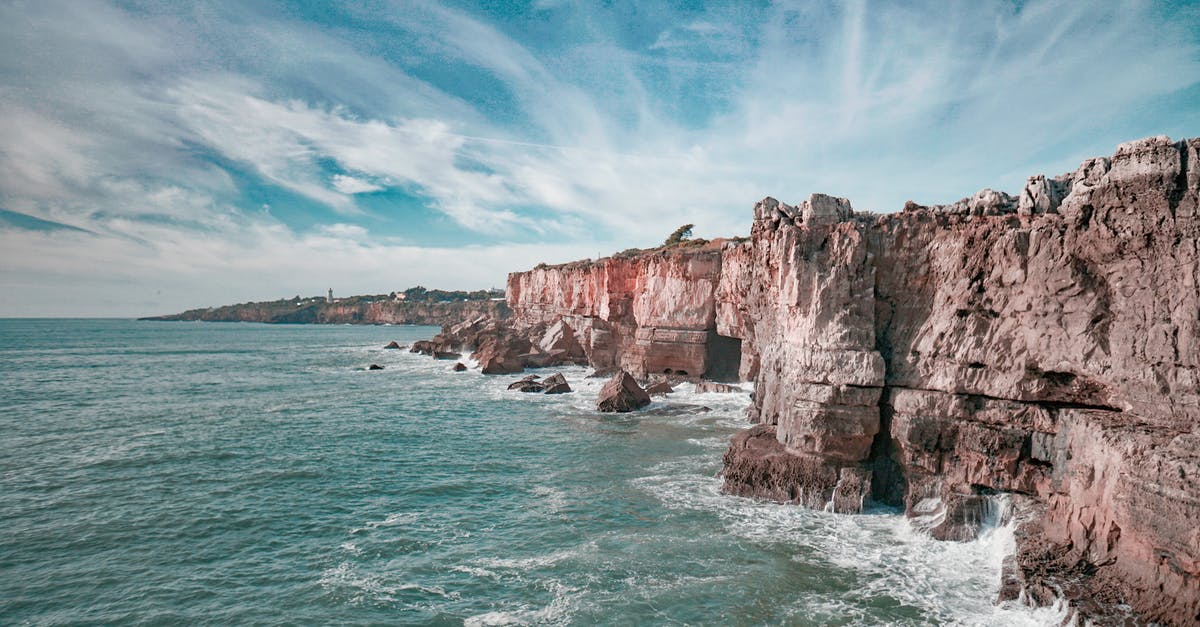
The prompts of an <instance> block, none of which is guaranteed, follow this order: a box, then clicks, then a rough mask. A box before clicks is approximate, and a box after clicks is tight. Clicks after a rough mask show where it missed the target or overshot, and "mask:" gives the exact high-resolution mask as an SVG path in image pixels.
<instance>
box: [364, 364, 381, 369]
mask: <svg viewBox="0 0 1200 627" xmlns="http://www.w3.org/2000/svg"><path fill="white" fill-rule="evenodd" d="M367 370H383V366H380V365H379V364H371V365H370V366H367Z"/></svg>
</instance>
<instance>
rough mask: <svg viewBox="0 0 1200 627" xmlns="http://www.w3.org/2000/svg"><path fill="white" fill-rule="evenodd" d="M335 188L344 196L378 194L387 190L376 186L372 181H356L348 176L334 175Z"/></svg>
mask: <svg viewBox="0 0 1200 627" xmlns="http://www.w3.org/2000/svg"><path fill="white" fill-rule="evenodd" d="M333 188H334V189H336V190H338V191H339V192H341V193H343V194H368V193H370V192H378V191H383V190H384V189H385V188H384V187H383V186H382V185H376V184H375V183H372V182H370V181H364V180H362V179H356V178H354V177H353V176H348V175H346V174H334V175H333Z"/></svg>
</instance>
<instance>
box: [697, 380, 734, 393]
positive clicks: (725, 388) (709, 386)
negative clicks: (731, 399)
mask: <svg viewBox="0 0 1200 627" xmlns="http://www.w3.org/2000/svg"><path fill="white" fill-rule="evenodd" d="M696 391H697V392H700V393H706V392H716V393H720V394H734V393H740V392H744V391H745V390H743V389H742V388H740V387H738V386H736V385H729V384H726V383H716V382H715V381H700V382H698V383H696Z"/></svg>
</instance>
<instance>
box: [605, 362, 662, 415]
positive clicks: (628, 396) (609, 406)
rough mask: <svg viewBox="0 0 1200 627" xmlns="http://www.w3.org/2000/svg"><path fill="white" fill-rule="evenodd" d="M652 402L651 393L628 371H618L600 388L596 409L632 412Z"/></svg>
mask: <svg viewBox="0 0 1200 627" xmlns="http://www.w3.org/2000/svg"><path fill="white" fill-rule="evenodd" d="M649 404H650V395H648V394H646V391H645V390H643V389H642V386H640V385H638V382H637V380H636V379H634V378H633V377H632V376H631V375H630V374H629V373H628V372H625V371H621V372H618V373H617V374H616V375H615V376H613V378H612V379H609V381H608V383H605V384H604V387H603V388H600V395H599V397H597V399H596V409H598V410H600V411H603V412H630V411H633V410H635V409H638V408H641V407H645V406H646V405H649Z"/></svg>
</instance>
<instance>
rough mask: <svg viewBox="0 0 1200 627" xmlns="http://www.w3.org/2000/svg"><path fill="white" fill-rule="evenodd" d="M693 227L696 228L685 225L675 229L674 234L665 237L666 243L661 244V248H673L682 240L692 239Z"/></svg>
mask: <svg viewBox="0 0 1200 627" xmlns="http://www.w3.org/2000/svg"><path fill="white" fill-rule="evenodd" d="M693 226H696V225H694V224H685V225H683V226H681V227H679V228H677V229H675V232H674V233H671V234H670V235H668V236H667V239H666V241H664V242H663V246H674V245H675V244H678V243H680V242H682V241H683V240H686V239H690V238H691V237H692V227H693Z"/></svg>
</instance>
